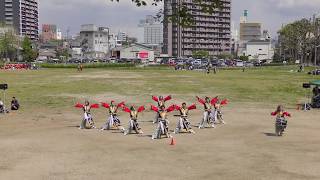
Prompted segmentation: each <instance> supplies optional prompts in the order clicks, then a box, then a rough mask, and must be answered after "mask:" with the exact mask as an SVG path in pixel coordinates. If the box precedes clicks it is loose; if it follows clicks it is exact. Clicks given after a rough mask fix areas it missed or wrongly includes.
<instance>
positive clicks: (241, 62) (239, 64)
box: [236, 60, 244, 67]
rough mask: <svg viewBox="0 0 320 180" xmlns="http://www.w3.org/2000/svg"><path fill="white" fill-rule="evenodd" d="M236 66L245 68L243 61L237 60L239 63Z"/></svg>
mask: <svg viewBox="0 0 320 180" xmlns="http://www.w3.org/2000/svg"><path fill="white" fill-rule="evenodd" d="M236 66H237V67H243V66H244V63H243V61H241V60H237V61H236Z"/></svg>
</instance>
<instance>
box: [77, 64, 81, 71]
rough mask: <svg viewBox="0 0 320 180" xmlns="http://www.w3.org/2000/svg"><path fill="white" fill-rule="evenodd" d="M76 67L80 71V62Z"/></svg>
mask: <svg viewBox="0 0 320 180" xmlns="http://www.w3.org/2000/svg"><path fill="white" fill-rule="evenodd" d="M77 68H78V72H80V63H79V64H78V66H77Z"/></svg>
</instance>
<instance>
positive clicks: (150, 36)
mask: <svg viewBox="0 0 320 180" xmlns="http://www.w3.org/2000/svg"><path fill="white" fill-rule="evenodd" d="M162 43H163V26H162V24H160V23H155V24H146V25H145V26H144V44H162Z"/></svg>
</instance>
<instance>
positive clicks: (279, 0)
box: [269, 0, 320, 8]
mask: <svg viewBox="0 0 320 180" xmlns="http://www.w3.org/2000/svg"><path fill="white" fill-rule="evenodd" d="M269 1H270V3H273V4H274V5H276V6H277V7H278V8H298V7H314V6H320V0H269Z"/></svg>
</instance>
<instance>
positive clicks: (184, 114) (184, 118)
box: [174, 103, 197, 134]
mask: <svg viewBox="0 0 320 180" xmlns="http://www.w3.org/2000/svg"><path fill="white" fill-rule="evenodd" d="M175 107H176V110H177V111H179V112H180V115H179V116H180V118H179V120H178V124H177V127H176V129H175V131H174V133H175V134H178V133H180V132H181V130H183V129H184V130H186V132H188V133H193V134H194V133H195V132H194V131H193V130H192V128H191V123H190V122H189V120H188V113H189V111H190V110H194V109H196V108H197V107H196V105H195V104H192V105H191V106H189V107H187V104H186V103H182V106H181V107H180V106H178V105H175Z"/></svg>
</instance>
